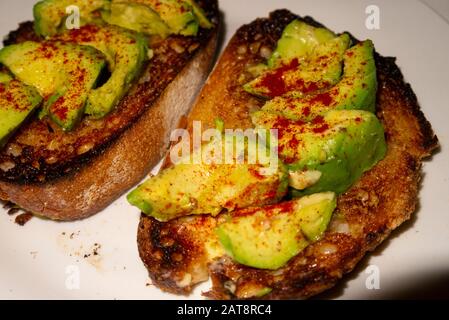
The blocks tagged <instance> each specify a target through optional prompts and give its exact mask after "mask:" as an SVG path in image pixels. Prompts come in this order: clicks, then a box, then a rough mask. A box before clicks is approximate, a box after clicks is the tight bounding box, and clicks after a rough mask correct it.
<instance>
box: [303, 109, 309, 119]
mask: <svg viewBox="0 0 449 320" xmlns="http://www.w3.org/2000/svg"><path fill="white" fill-rule="evenodd" d="M302 115H303V116H304V117H308V116H310V107H304V109H302Z"/></svg>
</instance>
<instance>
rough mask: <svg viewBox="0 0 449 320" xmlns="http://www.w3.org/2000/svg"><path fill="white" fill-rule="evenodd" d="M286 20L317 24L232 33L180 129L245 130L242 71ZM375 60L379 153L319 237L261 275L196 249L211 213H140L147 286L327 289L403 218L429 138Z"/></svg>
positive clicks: (391, 74)
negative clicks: (217, 124) (218, 124)
mask: <svg viewBox="0 0 449 320" xmlns="http://www.w3.org/2000/svg"><path fill="white" fill-rule="evenodd" d="M293 19H300V20H303V21H306V22H307V23H309V24H312V25H315V26H321V25H320V24H319V23H317V22H316V21H314V20H313V19H312V18H310V17H306V18H301V17H298V16H296V15H294V14H292V13H291V12H289V11H287V10H278V11H275V12H273V13H271V14H270V17H269V18H266V19H258V20H256V21H254V22H252V23H251V24H248V25H245V26H243V27H241V28H240V29H239V30H238V31H237V33H236V34H235V35H234V37H233V38H232V40H231V41H230V43H229V45H228V46H227V48H226V50H225V51H224V53H223V55H222V56H221V59H220V60H219V62H218V63H217V65H216V67H215V69H214V71H213V73H212V74H211V76H210V77H209V79H208V81H207V83H206V85H205V86H204V88H203V89H202V92H201V93H200V95H199V97H198V99H197V101H196V104H195V105H194V107H193V109H192V112H191V113H190V115H189V116H188V121H187V125H188V126H190V124H191V123H192V121H193V120H199V121H202V125H203V127H204V128H207V127H213V126H214V119H215V118H217V117H220V118H221V119H223V120H224V123H225V127H226V128H241V129H245V128H250V127H252V124H251V121H250V117H249V113H250V111H252V110H255V109H257V108H260V107H261V105H262V104H263V103H262V102H261V101H258V100H257V99H255V98H254V97H252V96H251V95H249V94H247V93H246V92H244V91H243V89H242V84H244V83H246V82H247V81H248V80H250V78H251V75H248V74H247V72H246V71H245V70H246V66H247V65H248V64H249V65H252V64H256V63H259V62H262V61H263V59H264V56H266V52H267V50H268V51H269V50H272V49H273V48H274V46H275V44H276V42H277V40H278V39H279V37H280V36H281V33H282V30H283V29H284V28H285V26H286V25H287V24H288V23H289V22H291V21H292V20H293ZM353 41H354V42H357V40H356V39H353ZM254 48H257V50H256V49H254ZM253 49H254V50H253ZM375 60H376V65H377V74H378V83H379V88H378V92H377V106H376V108H377V109H376V112H377V115H378V117H379V119H380V120H381V121H382V123H383V125H384V128H385V132H386V140H387V144H388V152H387V155H386V157H385V158H384V159H383V160H382V161H380V162H379V163H378V164H377V165H376V166H375V167H374V168H372V169H371V170H369V171H368V172H366V173H365V174H364V175H363V176H362V178H361V179H360V180H359V181H358V182H357V183H356V184H355V185H353V186H352V187H351V188H350V190H348V191H347V192H346V193H344V194H342V195H340V196H339V197H338V206H337V209H336V211H335V213H334V215H333V218H332V221H331V224H330V227H329V228H328V230H327V231H326V233H325V236H324V237H323V238H322V239H321V240H320V241H318V242H316V243H314V244H311V245H310V246H308V247H307V248H306V249H305V250H304V251H302V252H301V253H300V254H298V255H297V256H296V257H294V258H293V259H291V260H290V261H289V262H288V263H287V264H286V265H285V266H284V267H282V268H280V269H279V270H276V271H270V270H261V269H255V268H250V267H246V266H243V265H240V264H238V263H236V262H234V261H233V260H232V259H230V258H229V257H227V256H226V255H225V256H218V257H213V258H211V257H210V256H209V255H208V253H207V251H206V248H205V243H206V242H207V239H209V238H210V237H213V236H214V228H215V227H216V226H217V224H218V223H219V219H220V216H218V217H216V218H214V217H211V216H199V217H197V216H195V217H185V218H180V219H176V220H173V221H169V222H166V223H163V222H159V221H156V220H155V219H153V218H151V217H148V216H146V215H143V214H142V216H141V221H140V225H139V228H138V236H137V239H138V245H139V253H140V256H141V258H142V260H143V262H144V263H145V265H146V267H147V269H148V271H149V275H150V277H151V279H152V280H153V283H154V284H155V285H156V286H157V287H159V288H161V289H162V290H164V291H167V292H171V293H175V294H189V293H191V291H192V290H193V288H194V287H195V285H196V284H197V283H199V282H202V281H205V280H207V279H208V277H209V276H210V277H211V278H212V284H213V286H212V288H211V289H210V291H208V292H206V293H205V294H204V295H205V296H207V297H209V298H213V299H250V298H255V297H256V295H257V293H258V292H260V290H261V289H264V288H270V290H271V291H270V292H269V293H268V294H267V295H265V296H263V298H264V299H293V298H295V299H296V298H308V297H311V296H313V295H316V294H318V293H320V292H322V291H324V290H326V289H328V288H331V287H332V286H334V285H335V284H336V283H337V282H338V281H339V280H340V279H341V278H342V277H343V275H344V274H346V273H348V272H350V271H351V270H353V269H354V267H355V266H356V264H357V263H358V262H359V261H360V260H361V259H362V257H363V256H365V254H367V253H368V252H369V251H372V250H374V249H375V248H376V247H377V246H378V245H379V244H380V243H381V242H382V241H383V240H384V239H386V238H387V237H388V236H389V235H390V233H391V232H392V231H393V230H394V229H396V228H397V227H398V226H399V225H401V224H402V223H403V222H404V221H406V220H408V219H409V218H410V217H411V215H412V213H413V212H414V211H415V209H416V207H417V203H418V191H419V183H420V180H421V177H422V173H421V164H422V161H423V159H424V158H426V157H429V156H430V155H431V154H432V152H433V151H434V150H435V149H436V148H438V139H437V137H436V136H435V134H434V133H433V131H432V128H431V125H430V124H429V122H428V121H427V120H426V118H425V117H424V115H423V113H422V112H421V110H420V107H419V104H418V101H417V98H416V96H415V94H414V93H413V91H412V89H411V87H410V85H409V84H408V83H406V82H405V81H404V79H403V76H402V74H401V71H400V70H399V68H398V67H397V65H396V63H395V59H394V58H390V57H382V56H381V55H379V54H377V53H376V57H375Z"/></svg>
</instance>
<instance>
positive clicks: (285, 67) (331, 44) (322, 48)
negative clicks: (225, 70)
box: [243, 33, 351, 99]
mask: <svg viewBox="0 0 449 320" xmlns="http://www.w3.org/2000/svg"><path fill="white" fill-rule="evenodd" d="M350 42H351V40H350V38H349V35H348V34H346V33H344V34H342V35H340V36H339V37H336V38H333V39H331V40H329V41H326V42H323V43H321V44H318V45H316V46H315V47H314V48H313V49H312V50H311V52H310V53H309V55H308V56H307V57H305V58H304V60H303V61H302V62H301V63H300V62H299V60H298V58H294V59H293V60H292V61H289V62H288V63H287V64H281V66H279V67H277V68H274V69H269V70H267V71H265V72H263V73H262V74H261V75H260V76H259V77H257V78H256V79H254V80H253V81H251V82H249V83H247V84H246V85H244V87H243V88H244V89H245V90H246V91H247V92H249V93H251V94H253V95H257V96H260V97H262V98H267V99H269V98H274V97H276V96H281V95H284V94H287V93H289V92H291V91H296V92H297V93H301V94H310V93H313V92H316V91H319V90H323V89H326V88H329V87H331V86H334V85H335V84H337V82H338V81H339V80H340V77H341V73H342V67H343V55H344V53H345V51H346V49H348V47H349V45H350Z"/></svg>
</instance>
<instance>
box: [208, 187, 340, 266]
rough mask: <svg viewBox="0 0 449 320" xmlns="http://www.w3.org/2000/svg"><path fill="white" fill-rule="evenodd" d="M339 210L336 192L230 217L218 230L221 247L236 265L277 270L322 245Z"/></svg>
mask: <svg viewBox="0 0 449 320" xmlns="http://www.w3.org/2000/svg"><path fill="white" fill-rule="evenodd" d="M335 207H336V196H335V194H334V193H333V192H324V193H316V194H313V195H310V196H305V197H303V198H300V199H296V200H292V201H289V202H283V203H279V204H275V205H271V206H267V207H262V208H249V209H243V210H241V211H236V212H233V213H232V214H230V216H229V217H228V220H227V221H226V222H224V223H222V224H221V225H219V226H218V227H217V229H216V233H217V235H218V238H219V240H220V243H221V244H222V246H223V247H224V249H225V251H226V252H227V254H229V255H230V256H231V257H232V258H233V259H234V260H235V261H236V262H238V263H241V264H243V265H246V266H250V267H254V268H259V269H270V270H276V269H279V268H281V267H283V266H284V265H285V264H286V263H287V262H288V261H289V260H290V259H291V258H293V257H294V256H296V255H297V254H298V253H300V252H301V251H302V250H304V248H306V247H307V246H308V245H309V244H310V243H313V242H315V241H318V240H319V239H321V237H322V236H323V234H324V232H325V231H326V229H327V226H328V224H329V221H330V219H331V217H332V213H333V211H334V209H335Z"/></svg>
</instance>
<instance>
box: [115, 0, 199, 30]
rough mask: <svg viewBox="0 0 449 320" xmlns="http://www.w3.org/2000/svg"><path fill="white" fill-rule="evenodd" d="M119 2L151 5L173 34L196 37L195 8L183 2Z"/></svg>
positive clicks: (159, 0)
mask: <svg viewBox="0 0 449 320" xmlns="http://www.w3.org/2000/svg"><path fill="white" fill-rule="evenodd" d="M119 2H134V3H140V4H145V5H149V6H150V7H151V8H152V9H153V10H154V11H156V12H157V13H158V14H159V16H160V17H161V19H162V20H163V21H164V22H165V23H166V24H167V25H168V26H169V28H170V29H171V31H172V33H175V34H182V35H185V36H190V35H196V32H197V31H198V25H199V22H198V19H197V16H196V15H195V13H194V8H192V6H191V5H190V4H189V3H188V2H187V1H181V0H128V1H124V0H120V1H119Z"/></svg>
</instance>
